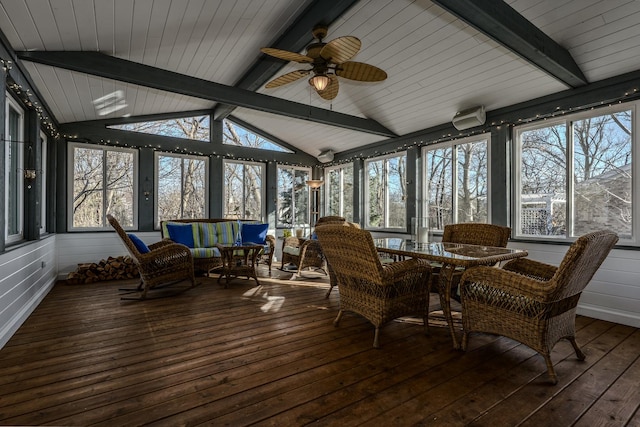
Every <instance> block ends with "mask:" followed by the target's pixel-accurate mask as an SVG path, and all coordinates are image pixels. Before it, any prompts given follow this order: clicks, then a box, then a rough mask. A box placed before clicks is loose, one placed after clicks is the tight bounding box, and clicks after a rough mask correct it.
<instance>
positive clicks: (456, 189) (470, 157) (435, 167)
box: [422, 135, 490, 230]
mask: <svg viewBox="0 0 640 427" xmlns="http://www.w3.org/2000/svg"><path fill="white" fill-rule="evenodd" d="M489 138H490V136H489V135H481V136H479V137H473V138H465V139H463V140H459V141H456V142H455V143H447V144H443V145H440V144H439V145H438V146H436V147H432V146H427V147H424V148H423V149H422V158H423V161H424V182H425V191H426V197H425V200H426V202H425V206H424V207H423V212H425V213H426V216H427V217H428V218H429V227H430V228H432V229H434V230H443V229H444V226H445V225H447V224H453V223H457V222H489V203H488V179H487V178H488V176H489V173H488V163H487V159H488V154H489V153H488V140H489Z"/></svg>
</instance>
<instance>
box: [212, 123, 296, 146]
mask: <svg viewBox="0 0 640 427" xmlns="http://www.w3.org/2000/svg"><path fill="white" fill-rule="evenodd" d="M222 143H223V144H227V145H239V146H242V147H251V148H258V149H261V150H271V151H280V152H283V153H293V151H291V150H288V149H286V148H284V147H282V146H280V145H278V144H276V143H274V142H271V141H269V140H267V139H265V138H263V137H262V136H260V135H258V134H257V133H255V132H252V131H250V130H247V129H245V128H244V127H242V126H240V125H239V124H237V123H234V122H232V121H231V120H228V119H224V121H223V124H222Z"/></svg>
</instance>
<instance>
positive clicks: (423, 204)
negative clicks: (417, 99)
mask: <svg viewBox="0 0 640 427" xmlns="http://www.w3.org/2000/svg"><path fill="white" fill-rule="evenodd" d="M483 140H484V141H485V142H486V146H487V177H486V180H487V223H488V224H491V223H492V216H491V133H490V132H485V133H481V134H478V135H472V136H467V137H464V138H460V139H455V140H450V141H445V142H440V143H437V144H430V145H425V146H423V147H422V150H421V152H420V156H421V157H420V159H421V162H422V164H421V167H420V175H421V182H422V183H423V185H422V188H421V191H420V196H421V197H420V199H421V201H420V203H418V204H417V205H418V206H419V208H418V209H419V211H420V214H419V216H420V217H428V214H429V183H428V182H427V166H428V165H427V162H426V158H427V152H429V151H432V150H440V149H447V148H450V149H451V153H452V154H451V157H452V158H451V165H452V171H451V177H452V178H451V179H452V185H453V188H452V190H451V194H452V197H453V200H452V201H451V203H452V206H451V210H452V218H451V221H452V223H453V224H455V223H457V222H459V220H458V205H459V202H458V180H459V177H458V150H457V148H456V147H457V146H459V145H465V144H472V143H477V142H481V141H483ZM433 231H436V232H442V231H444V227H443V228H442V229H437V228H434V229H433Z"/></svg>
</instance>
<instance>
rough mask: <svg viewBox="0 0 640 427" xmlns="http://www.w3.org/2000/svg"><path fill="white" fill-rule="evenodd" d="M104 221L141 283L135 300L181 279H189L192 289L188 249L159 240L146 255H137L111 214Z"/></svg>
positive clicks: (192, 279) (126, 235) (191, 264)
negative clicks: (125, 251) (123, 248)
mask: <svg viewBox="0 0 640 427" xmlns="http://www.w3.org/2000/svg"><path fill="white" fill-rule="evenodd" d="M107 219H108V220H109V224H111V226H112V227H113V228H114V229H115V230H116V233H118V236H120V239H122V242H123V243H124V245H125V247H126V248H127V250H128V251H129V254H130V255H131V258H133V260H134V262H135V263H136V264H137V265H138V269H139V271H140V279H141V280H140V285H139V286H138V288H137V289H135V291H136V292H139V298H136V299H145V298H146V297H147V292H148V291H149V290H150V289H154V288H159V287H162V285H168V284H173V283H177V282H181V281H184V280H189V281H190V282H191V287H193V286H195V284H196V281H195V276H194V273H193V258H192V256H191V251H189V248H187V247H186V246H184V245H181V244H178V243H173V242H171V241H169V240H161V241H160V242H157V243H153V244H151V245H149V252H147V253H140V251H138V249H137V248H136V246H135V245H134V244H133V242H132V241H131V238H129V235H128V234H127V233H126V232H125V231H124V230H123V229H122V227H121V226H120V224H119V223H118V221H117V220H116V219H115V218H114V217H113V216H112V215H107Z"/></svg>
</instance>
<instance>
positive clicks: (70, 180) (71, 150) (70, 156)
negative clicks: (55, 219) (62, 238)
mask: <svg viewBox="0 0 640 427" xmlns="http://www.w3.org/2000/svg"><path fill="white" fill-rule="evenodd" d="M76 148H84V149H90V150H101V151H102V152H103V153H102V155H103V158H104V156H106V155H107V152H110V151H115V152H125V153H131V154H132V155H133V172H132V174H133V184H132V189H131V191H132V192H133V194H132V202H131V203H132V204H133V206H132V215H133V221H132V225H131V226H126V225H124V224H125V221H122V220H121V219H120V218H118V221H119V222H120V224H123V226H122V228H123V229H125V230H137V228H138V191H137V189H138V185H139V183H138V170H139V163H138V162H139V153H138V150H137V149H135V148H125V147H115V146H111V145H97V144H87V143H83V142H69V144H68V147H67V150H68V151H67V164H68V165H69V167H68V171H67V209H68V213H67V223H68V227H67V230H68V231H74V232H76V231H80V232H81V231H101V230H109V229H111V225H110V224H109V222H108V221H107V219H106V215H107V213H108V212H106V204H105V203H103V218H104V225H103V226H102V227H74V225H73V194H74V193H73V184H74V170H75V167H74V165H75V149H76ZM104 164H105V163H104V162H103V168H102V176H103V179H104V176H105V174H106V169H105V168H104ZM103 182H104V181H103ZM106 191H107V189H106V187H105V186H103V188H102V198H103V201H104V200H105V192H106Z"/></svg>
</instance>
